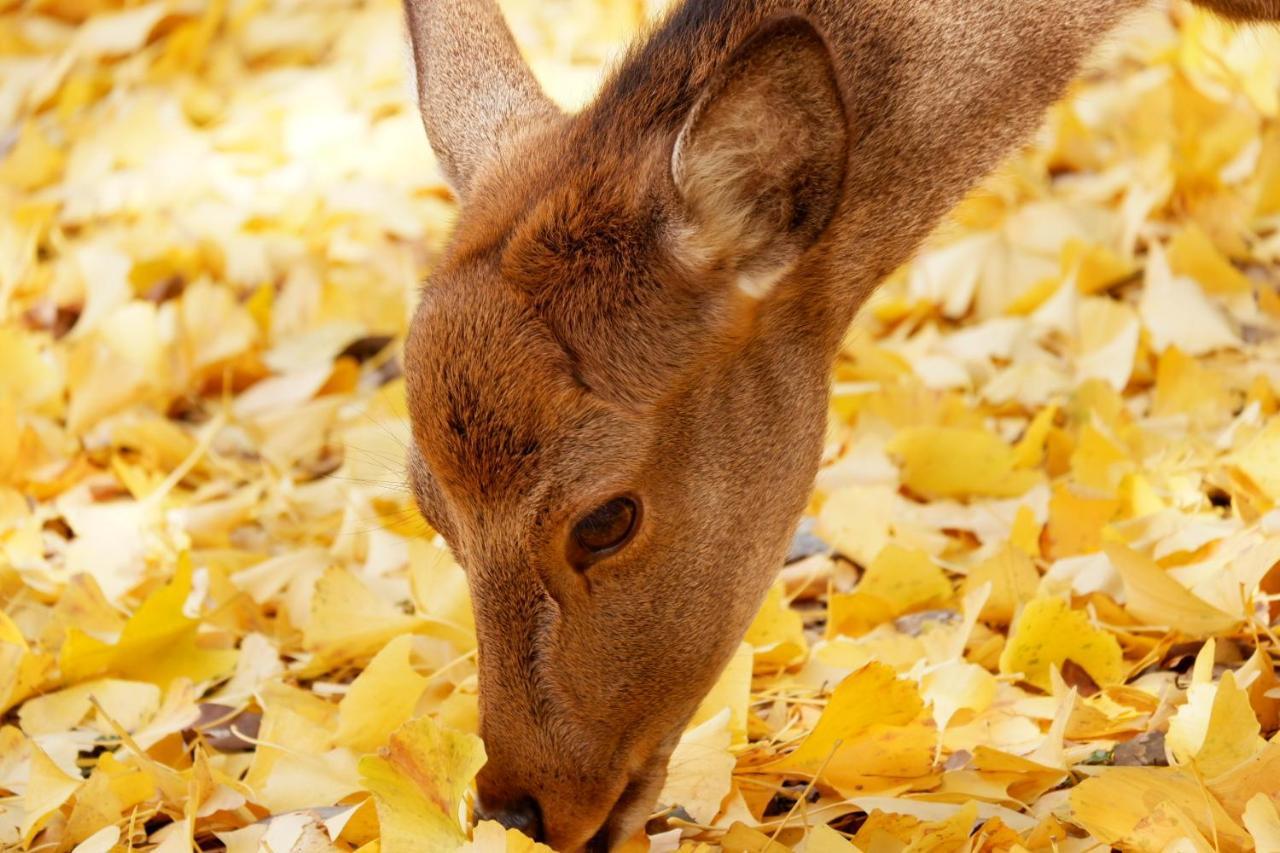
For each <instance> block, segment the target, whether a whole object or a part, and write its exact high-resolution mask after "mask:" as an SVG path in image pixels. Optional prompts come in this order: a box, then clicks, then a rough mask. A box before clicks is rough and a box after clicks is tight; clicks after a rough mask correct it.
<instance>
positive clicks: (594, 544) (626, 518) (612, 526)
mask: <svg viewBox="0 0 1280 853" xmlns="http://www.w3.org/2000/svg"><path fill="white" fill-rule="evenodd" d="M639 515H640V509H639V507H638V506H637V505H636V502H635V501H634V500H633V499H631V498H629V497H623V496H620V497H616V498H613V499H612V500H610V501H608V502H606V503H602V504H601V505H600V506H598V507H596V508H595V509H593V510H591V512H589V513H587V514H586V515H584V516H583V517H582V518H580V519H578V522H577V524H575V525H574V526H573V533H572V536H571V539H572V542H571V545H572V547H571V548H570V551H571V557H572V559H573V562H574V563H575V564H576V565H578V566H579V568H581V567H584V566H586V565H589V564H590V563H592V562H594V561H595V560H598V559H600V558H601V557H606V556H608V555H609V554H612V553H614V552H616V551H617V550H618V549H619V548H621V547H622V546H623V545H625V544H627V541H628V540H629V539H630V538H631V534H633V533H634V532H635V529H636V519H637V518H638V517H639Z"/></svg>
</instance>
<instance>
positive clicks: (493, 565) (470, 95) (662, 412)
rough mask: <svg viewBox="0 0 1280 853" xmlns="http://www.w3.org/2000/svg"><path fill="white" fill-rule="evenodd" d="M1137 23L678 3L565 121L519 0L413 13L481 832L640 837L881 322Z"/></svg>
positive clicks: (432, 367)
mask: <svg viewBox="0 0 1280 853" xmlns="http://www.w3.org/2000/svg"><path fill="white" fill-rule="evenodd" d="M1143 2H1144V0H683V2H679V3H677V4H676V5H675V6H674V8H673V9H671V10H670V11H669V12H668V13H667V14H666V16H665V17H663V18H661V20H659V21H658V22H657V23H655V24H654V25H653V26H652V27H651V28H650V29H649V30H648V31H647V32H645V33H644V34H642V35H641V36H640V37H638V38H637V40H636V41H635V43H634V44H633V45H632V46H631V47H630V49H629V50H628V51H627V52H626V54H625V55H624V56H623V57H622V58H621V59H620V60H619V61H618V62H617V63H616V66H615V67H614V68H613V69H612V70H611V72H610V73H609V74H608V75H607V76H606V78H605V80H604V82H603V83H602V85H601V88H600V89H599V91H598V93H597V94H596V96H595V98H594V99H593V100H592V101H590V102H589V103H588V104H587V105H586V106H585V107H584V108H583V109H581V110H580V111H578V112H576V113H574V114H567V113H565V112H563V111H562V110H560V109H559V108H558V107H556V106H555V105H554V104H553V103H552V101H551V100H550V99H549V98H548V97H547V96H546V95H545V94H544V93H543V92H542V91H541V90H540V88H539V86H538V84H537V82H536V81H535V79H534V77H533V75H532V73H531V72H530V70H529V68H528V66H527V65H526V64H525V62H524V60H523V59H522V58H521V55H520V53H519V50H518V48H517V45H516V43H515V41H514V39H513V37H512V35H511V33H510V31H509V30H508V28H507V26H506V23H505V21H504V18H503V16H502V13H501V10H500V9H499V7H498V6H497V5H496V3H495V2H494V0H404V8H405V13H406V23H407V29H408V34H409V40H410V43H411V49H412V56H413V63H412V65H413V71H414V74H415V76H416V92H417V96H418V106H419V108H420V111H421V116H422V120H423V124H424V127H425V129H426V134H427V137H428V140H429V142H430V145H431V148H432V149H433V151H434V153H435V156H436V159H437V162H438V164H439V166H440V168H441V170H442V172H443V175H444V177H445V179H446V180H447V182H448V183H449V185H450V186H451V188H452V190H453V192H454V194H455V195H456V197H457V199H458V202H459V212H458V218H457V220H456V223H455V225H454V230H453V233H452V236H451V238H450V241H449V243H448V246H447V247H446V249H445V250H444V251H443V253H442V254H441V257H440V258H439V260H438V261H437V262H436V264H435V266H434V269H433V270H432V272H431V274H430V276H429V282H428V283H427V285H426V286H425V287H424V289H423V291H422V294H421V298H420V301H419V304H418V306H417V308H416V309H415V313H414V315H413V317H412V319H411V322H410V325H409V329H408V333H407V336H406V340H405V347H404V356H403V358H404V371H405V380H406V394H407V398H408V404H409V411H410V421H411V433H412V441H411V443H410V447H409V462H408V480H409V483H410V486H411V490H412V493H413V496H414V498H415V500H416V503H417V505H418V507H419V508H420V510H421V512H422V515H423V517H424V518H425V520H426V521H427V522H428V524H429V525H430V526H431V528H433V529H434V530H435V531H437V532H438V533H439V534H440V535H441V536H442V537H443V538H444V540H445V541H446V542H447V543H448V545H449V546H450V548H451V549H452V551H453V552H454V554H455V555H456V557H457V559H458V560H459V562H460V563H461V564H462V566H463V567H464V569H465V571H466V573H467V578H468V583H469V585H470V588H471V592H472V597H473V607H474V611H475V624H476V633H477V644H478V673H479V676H478V685H479V726H480V734H481V736H482V738H483V740H484V743H485V746H486V751H487V755H488V761H487V763H486V764H485V765H484V767H483V768H482V770H481V771H480V773H479V775H478V777H477V779H476V790H477V798H476V801H475V811H476V814H477V816H479V817H481V818H491V819H495V820H497V821H499V822H501V823H502V824H503V825H504V826H506V827H508V828H511V827H514V828H518V829H520V830H522V831H524V832H525V833H526V834H528V835H530V836H532V837H534V838H535V839H538V840H542V841H545V842H546V843H548V844H549V845H551V846H552V847H554V848H555V849H557V850H561V851H579V850H583V849H587V850H593V851H594V850H607V849H609V848H610V847H615V846H618V845H620V844H622V843H623V842H624V841H626V840H627V839H628V838H630V837H631V836H632V835H633V834H635V833H637V831H638V830H640V828H641V827H643V825H644V824H645V822H646V818H647V816H648V815H649V814H650V811H651V809H652V808H653V807H654V805H655V800H656V797H657V796H658V793H659V791H660V789H661V786H662V784H663V780H664V778H665V773H666V765H667V760H668V757H669V755H670V753H671V751H672V749H673V747H674V745H675V743H676V742H677V740H678V739H679V736H680V734H681V732H682V730H683V728H684V727H685V725H686V723H687V721H688V720H689V719H690V718H691V716H692V715H693V713H694V712H695V710H696V708H697V706H698V704H699V702H700V700H701V699H702V698H703V696H704V694H706V693H707V692H708V690H709V689H710V688H711V686H712V685H713V683H714V682H715V680H716V679H717V677H718V675H719V673H720V672H721V670H722V669H723V668H724V667H725V665H726V664H727V662H728V661H729V659H730V657H731V656H732V655H733V653H734V651H735V650H736V648H737V647H738V644H739V642H740V640H741V638H742V637H743V635H744V633H745V631H746V629H747V627H748V626H749V624H750V622H751V620H752V618H753V616H754V614H755V612H756V609H757V608H758V606H759V605H760V604H761V602H762V600H763V598H764V596H765V594H766V592H767V591H768V589H769V587H770V585H771V583H772V582H773V581H774V578H775V576H776V574H777V573H778V571H779V570H780V568H781V566H782V564H783V560H784V555H785V553H786V551H787V547H788V544H789V542H790V541H791V539H792V536H793V534H794V531H795V529H796V525H797V523H798V521H799V519H800V517H801V515H802V514H803V510H804V508H805V506H806V503H807V500H808V497H809V493H810V490H811V487H812V483H813V480H814V477H815V474H816V472H817V469H818V466H819V460H820V455H821V446H822V441H823V435H824V429H825V423H826V412H827V405H828V393H829V382H828V375H829V372H830V369H831V367H832V365H833V362H834V360H835V358H836V356H837V352H838V350H839V347H840V343H841V340H842V336H843V335H844V333H845V331H846V328H847V327H848V326H849V324H850V322H851V320H852V318H853V317H854V314H855V312H857V310H858V308H859V306H860V305H861V304H862V303H863V302H864V300H865V299H866V298H867V296H868V294H870V293H871V292H872V290H873V289H874V287H875V286H876V284H877V283H878V282H879V281H880V280H881V279H883V278H884V277H885V276H886V275H887V274H889V273H890V272H891V271H893V270H894V269H895V268H897V267H898V266H899V265H901V264H902V263H904V262H905V261H907V260H909V259H910V257H911V255H912V253H913V252H914V251H915V250H916V249H917V247H918V246H919V245H920V244H921V243H922V242H923V241H924V239H925V238H926V237H927V236H928V235H929V234H930V232H931V231H932V229H933V228H934V227H935V226H936V225H937V223H938V222H939V221H940V220H941V219H942V217H944V216H945V214H946V213H947V212H948V211H949V209H950V208H951V207H953V206H954V205H955V204H956V203H957V202H958V201H959V200H960V199H961V198H962V197H963V196H964V195H965V193H967V192H968V191H969V190H970V189H971V188H972V187H973V186H974V185H975V184H976V183H977V182H978V181H980V180H981V179H982V178H983V177H984V176H986V175H987V174H988V173H989V172H991V171H992V170H993V168H994V167H995V166H997V165H998V164H999V162H1000V161H1001V159H1002V158H1003V157H1004V156H1006V155H1007V154H1008V153H1009V151H1010V150H1011V149H1012V148H1014V147H1015V146H1017V145H1018V144H1019V143H1021V142H1023V141H1024V140H1025V139H1026V138H1027V137H1028V136H1029V135H1030V134H1031V133H1032V132H1033V131H1034V130H1035V128H1036V127H1037V126H1038V124H1039V122H1040V121H1041V120H1042V116H1043V114H1044V113H1045V111H1046V110H1047V109H1048V107H1050V106H1051V105H1052V104H1053V102H1054V101H1055V100H1057V99H1058V98H1060V97H1061V96H1062V95H1063V93H1064V91H1065V89H1066V87H1067V85H1068V84H1069V82H1070V81H1071V80H1072V78H1073V76H1074V75H1075V74H1076V73H1077V70H1078V69H1079V67H1080V66H1081V64H1082V61H1083V59H1084V58H1085V57H1086V55H1087V54H1088V52H1089V51H1090V50H1091V48H1092V47H1093V46H1094V45H1095V44H1097V43H1098V42H1100V41H1101V40H1102V39H1103V38H1104V37H1105V36H1106V34H1107V33H1108V32H1109V31H1111V30H1112V29H1113V28H1114V27H1115V26H1116V25H1117V24H1118V23H1119V22H1120V20H1121V19H1122V18H1123V16H1124V15H1125V14H1126V13H1127V12H1129V11H1130V10H1133V9H1136V8H1137V7H1139V6H1141V5H1143ZM1201 4H1202V5H1204V6H1208V7H1210V8H1212V9H1214V10H1216V11H1217V12H1218V13H1220V14H1222V15H1224V16H1227V17H1229V18H1233V19H1237V20H1241V21H1244V20H1273V21H1274V20H1277V19H1280V0H1201Z"/></svg>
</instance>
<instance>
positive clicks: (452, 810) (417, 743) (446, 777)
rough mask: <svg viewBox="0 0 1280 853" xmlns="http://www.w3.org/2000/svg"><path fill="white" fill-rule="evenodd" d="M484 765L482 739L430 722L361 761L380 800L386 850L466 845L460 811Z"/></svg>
mask: <svg viewBox="0 0 1280 853" xmlns="http://www.w3.org/2000/svg"><path fill="white" fill-rule="evenodd" d="M484 762H485V754H484V745H483V744H482V743H481V741H480V739H479V738H478V737H476V736H474V735H468V734H462V733H460V732H453V731H449V730H447V729H444V728H442V727H440V726H439V725H438V724H436V723H435V722H434V721H432V720H431V719H430V718H429V717H422V718H419V719H417V720H411V721H410V722H408V723H405V724H404V725H403V726H401V727H400V728H399V729H397V730H396V731H395V732H394V733H393V734H392V735H391V742H390V746H389V747H388V749H387V752H386V755H385V757H383V756H379V755H367V756H365V757H364V758H363V759H361V761H360V776H361V779H362V780H363V782H364V785H365V787H366V788H368V790H369V791H371V792H372V793H373V795H374V797H375V798H376V801H377V807H378V822H379V824H380V825H381V827H382V836H381V844H382V850H383V851H385V853H434V851H441V853H444V851H453V850H456V849H457V848H458V847H459V846H460V845H461V844H462V843H463V842H464V841H465V840H466V836H465V834H464V833H463V831H462V826H461V825H460V824H459V823H458V806H459V804H460V803H461V801H462V795H463V793H465V791H466V789H467V787H468V786H469V785H470V784H471V780H472V779H473V778H474V777H475V775H476V773H477V772H478V771H479V770H480V768H481V767H482V766H483V765H484Z"/></svg>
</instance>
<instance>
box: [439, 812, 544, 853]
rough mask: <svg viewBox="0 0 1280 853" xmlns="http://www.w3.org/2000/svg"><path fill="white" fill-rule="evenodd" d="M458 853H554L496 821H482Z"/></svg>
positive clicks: (521, 833)
mask: <svg viewBox="0 0 1280 853" xmlns="http://www.w3.org/2000/svg"><path fill="white" fill-rule="evenodd" d="M458 853H554V851H552V849H551V848H550V847H548V846H547V845H545V844H539V843H538V842H537V841H534V840H533V839H532V838H530V837H529V836H527V835H525V834H524V833H523V832H521V831H520V830H518V829H506V828H504V827H503V825H502V824H500V823H498V822H497V821H496V820H482V821H480V822H479V823H477V824H476V828H475V829H474V830H472V832H471V840H470V841H468V842H467V843H465V844H463V845H462V846H461V847H459V848H458Z"/></svg>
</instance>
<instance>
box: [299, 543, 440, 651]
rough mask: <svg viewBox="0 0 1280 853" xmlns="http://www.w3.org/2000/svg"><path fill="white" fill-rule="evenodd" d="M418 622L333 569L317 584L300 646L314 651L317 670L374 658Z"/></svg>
mask: <svg viewBox="0 0 1280 853" xmlns="http://www.w3.org/2000/svg"><path fill="white" fill-rule="evenodd" d="M420 625H421V622H420V621H419V620H418V619H417V618H415V617H413V616H410V615H408V614H407V613H405V612H404V611H403V610H400V609H399V608H398V607H396V606H395V605H394V604H392V603H391V602H389V601H385V600H383V599H381V598H379V597H378V596H377V594H375V593H374V592H373V590H371V589H369V587H367V586H365V585H364V584H363V583H361V582H360V579H359V578H357V577H356V576H355V575H353V574H352V573H351V572H349V571H347V570H346V569H342V568H339V567H336V566H332V567H330V568H329V569H327V570H326V571H325V573H324V574H323V575H321V576H320V580H319V581H318V582H317V583H316V591H315V597H314V598H313V599H312V601H311V618H310V619H309V620H308V622H307V624H306V626H305V628H304V629H303V639H302V642H303V645H304V646H306V647H307V648H308V649H312V650H314V651H315V653H316V656H317V657H318V658H320V659H321V660H320V661H317V662H314V663H313V666H315V667H317V668H322V669H321V671H323V668H327V667H329V666H332V665H334V664H335V663H338V662H341V661H344V660H360V659H362V658H366V657H369V656H371V655H373V654H374V653H375V652H376V651H377V650H378V649H380V648H382V647H383V646H384V645H386V643H387V642H388V641H389V640H391V638H392V637H395V636H396V635H398V634H405V633H408V632H410V631H412V630H414V629H415V628H417V627H419V626H420Z"/></svg>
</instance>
